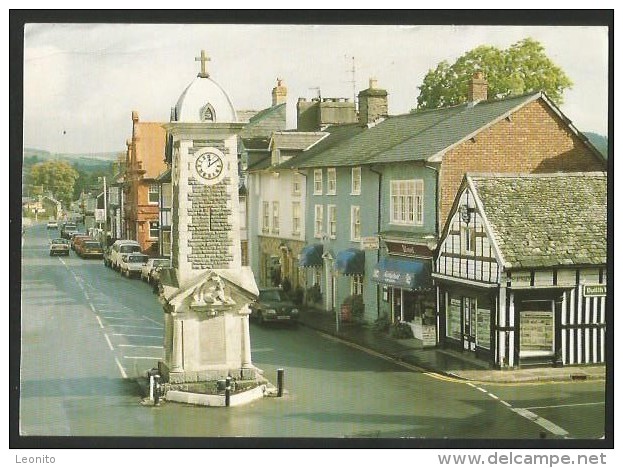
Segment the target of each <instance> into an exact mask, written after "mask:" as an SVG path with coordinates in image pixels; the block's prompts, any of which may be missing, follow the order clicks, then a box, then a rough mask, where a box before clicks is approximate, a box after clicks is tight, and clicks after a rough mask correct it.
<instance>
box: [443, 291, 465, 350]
mask: <svg viewBox="0 0 623 468" xmlns="http://www.w3.org/2000/svg"><path fill="white" fill-rule="evenodd" d="M446 336H447V337H448V338H452V339H455V340H461V339H462V334H461V298H459V297H452V296H450V300H449V302H448V306H447V311H446Z"/></svg>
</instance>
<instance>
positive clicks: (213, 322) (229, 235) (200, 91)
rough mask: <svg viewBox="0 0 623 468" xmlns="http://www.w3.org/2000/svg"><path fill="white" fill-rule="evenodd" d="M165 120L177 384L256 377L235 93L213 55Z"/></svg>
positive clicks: (168, 288)
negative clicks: (214, 71) (216, 75)
mask: <svg viewBox="0 0 623 468" xmlns="http://www.w3.org/2000/svg"><path fill="white" fill-rule="evenodd" d="M196 60H198V61H201V71H200V73H199V74H198V75H197V77H196V78H195V80H193V81H192V82H191V83H190V85H189V86H188V87H187V88H186V89H185V90H184V92H183V93H182V95H181V96H180V98H179V100H178V101H177V104H176V106H175V107H174V108H173V109H172V111H171V122H170V123H168V124H166V125H165V129H166V130H167V132H168V134H169V144H170V147H171V166H172V167H171V169H172V174H171V175H172V177H171V178H172V181H171V182H172V185H173V200H172V202H173V203H172V213H171V214H172V219H171V221H172V222H171V239H172V245H171V260H172V262H171V263H172V269H170V270H166V271H163V273H162V274H161V278H162V279H161V281H162V286H161V291H160V300H161V302H162V304H163V306H164V312H165V346H164V348H165V356H164V361H163V362H161V363H160V364H159V368H160V370H161V373H162V375H163V376H164V377H165V379H166V380H167V381H168V382H169V383H170V384H183V383H187V382H200V381H210V380H216V379H222V378H225V377H227V376H228V375H230V376H234V377H236V376H237V377H238V378H252V377H253V376H255V375H256V372H255V371H256V370H257V369H255V367H254V366H253V365H252V364H251V348H250V337H249V317H248V315H249V308H248V304H249V303H250V302H251V301H252V300H254V299H255V298H256V296H257V294H258V291H257V286H256V284H255V280H254V277H253V273H252V272H251V270H250V268H249V267H243V266H242V263H241V252H240V220H239V200H238V183H239V177H238V151H237V149H238V148H237V142H238V136H237V134H238V133H239V132H240V130H242V128H243V126H244V124H243V123H239V122H237V118H236V112H235V110H234V106H233V104H232V102H231V99H230V98H229V96H228V95H227V93H226V92H225V91H224V90H223V88H222V87H221V86H220V85H218V84H217V83H216V82H215V81H213V80H212V79H211V78H210V74H209V72H208V70H207V66H206V64H207V61H208V60H209V58H208V57H207V56H206V54H205V52H204V51H202V52H201V56H200V57H197V59H196Z"/></svg>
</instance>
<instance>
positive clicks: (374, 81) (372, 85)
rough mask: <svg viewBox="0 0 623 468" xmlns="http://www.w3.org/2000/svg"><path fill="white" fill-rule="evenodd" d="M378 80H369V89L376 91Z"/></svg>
mask: <svg viewBox="0 0 623 468" xmlns="http://www.w3.org/2000/svg"><path fill="white" fill-rule="evenodd" d="M377 82H378V80H377V79H376V78H370V89H376V87H377Z"/></svg>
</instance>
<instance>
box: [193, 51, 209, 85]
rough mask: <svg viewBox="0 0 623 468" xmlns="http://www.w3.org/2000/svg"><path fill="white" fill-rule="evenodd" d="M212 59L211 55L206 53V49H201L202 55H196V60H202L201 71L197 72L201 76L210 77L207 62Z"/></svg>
mask: <svg viewBox="0 0 623 468" xmlns="http://www.w3.org/2000/svg"><path fill="white" fill-rule="evenodd" d="M209 61H210V57H208V56H207V55H206V51H205V50H202V51H201V56H199V57H195V62H201V71H200V72H199V73H198V74H197V76H198V77H200V78H210V74H209V73H208V70H207V69H206V63H207V62H209Z"/></svg>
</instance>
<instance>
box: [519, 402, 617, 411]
mask: <svg viewBox="0 0 623 468" xmlns="http://www.w3.org/2000/svg"><path fill="white" fill-rule="evenodd" d="M604 403H605V401H596V402H591V403H570V404H568V405H550V406H526V407H525V408H522V409H527V410H531V409H547V408H566V407H569V406H591V405H603V404H604Z"/></svg>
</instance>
